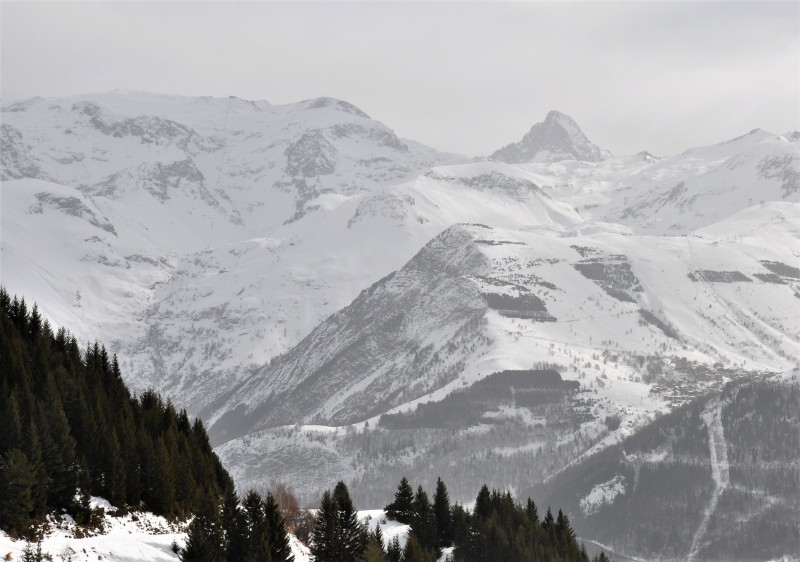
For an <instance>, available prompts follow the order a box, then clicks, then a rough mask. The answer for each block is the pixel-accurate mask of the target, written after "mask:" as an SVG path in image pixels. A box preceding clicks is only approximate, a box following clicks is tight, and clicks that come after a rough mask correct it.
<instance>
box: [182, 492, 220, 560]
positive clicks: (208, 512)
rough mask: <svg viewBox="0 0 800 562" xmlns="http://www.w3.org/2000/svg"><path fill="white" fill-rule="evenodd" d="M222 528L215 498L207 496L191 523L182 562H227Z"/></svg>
mask: <svg viewBox="0 0 800 562" xmlns="http://www.w3.org/2000/svg"><path fill="white" fill-rule="evenodd" d="M223 538H224V537H223V535H222V529H221V525H220V521H219V515H218V512H217V508H216V505H215V504H214V501H213V499H211V498H205V499H204V501H203V502H202V503H201V507H200V510H199V511H198V513H197V514H196V515H195V518H194V519H193V520H192V522H191V524H190V525H189V530H188V535H187V537H186V546H185V547H184V548H183V550H181V553H180V559H181V560H182V562H225V553H224V550H223V546H222V541H223Z"/></svg>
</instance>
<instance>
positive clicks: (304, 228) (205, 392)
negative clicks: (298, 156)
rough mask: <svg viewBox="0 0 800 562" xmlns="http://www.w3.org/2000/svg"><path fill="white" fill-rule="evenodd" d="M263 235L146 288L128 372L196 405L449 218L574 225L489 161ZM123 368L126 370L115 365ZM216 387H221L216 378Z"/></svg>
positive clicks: (346, 201) (192, 258)
mask: <svg viewBox="0 0 800 562" xmlns="http://www.w3.org/2000/svg"><path fill="white" fill-rule="evenodd" d="M337 205H338V206H336V207H332V208H331V209H329V210H328V211H326V212H318V213H314V214H312V215H308V216H306V217H305V218H304V219H302V220H300V221H296V222H293V223H290V224H288V225H285V226H283V227H281V228H279V229H277V230H276V231H274V232H273V233H271V235H270V236H269V237H268V238H259V239H253V240H246V241H243V242H239V243H234V244H228V245H225V246H221V247H219V248H217V249H214V250H209V251H202V252H198V253H195V254H190V255H188V256H186V257H184V258H183V259H182V260H180V261H179V262H178V263H176V265H175V268H174V270H172V275H171V276H170V278H169V280H168V281H166V282H165V283H163V284H161V285H159V286H158V287H156V288H155V291H154V300H155V302H156V303H157V304H154V305H153V306H152V307H150V308H149V309H147V311H146V313H145V322H146V323H147V324H149V325H150V326H153V328H152V329H151V330H150V331H149V332H148V334H147V337H146V338H143V339H142V340H140V342H139V343H138V345H136V346H132V347H130V348H127V349H126V350H125V356H126V357H128V358H129V360H130V362H131V363H132V364H131V366H130V368H134V369H135V370H136V371H137V372H141V373H147V374H148V376H149V377H152V379H150V380H152V383H151V384H154V385H160V386H161V387H162V388H164V389H165V390H166V391H168V392H170V393H173V392H174V393H175V394H180V395H182V396H186V397H190V398H191V401H192V403H194V404H196V407H198V409H199V408H201V407H203V406H205V405H206V404H208V403H210V402H212V401H213V400H214V399H215V398H217V397H218V396H219V395H220V394H222V393H224V392H225V391H226V390H229V389H230V388H231V387H232V386H233V385H234V384H235V383H236V382H237V381H239V380H241V379H242V378H243V377H244V376H246V375H247V374H248V372H249V371H250V370H254V369H257V368H260V367H261V366H263V364H264V363H265V362H267V361H268V360H269V359H270V358H272V357H274V356H276V355H278V354H280V353H282V352H284V351H286V350H288V349H289V348H291V347H292V346H293V345H295V344H296V343H297V342H299V341H300V340H301V339H302V338H303V337H304V336H306V335H307V334H308V333H309V332H311V330H312V329H313V328H314V327H315V326H316V325H317V324H319V323H320V322H321V321H322V320H324V319H325V318H326V317H327V316H329V315H330V314H333V313H334V312H336V311H338V310H340V309H341V308H343V307H345V306H347V305H348V304H349V303H350V302H352V301H353V299H355V298H356V296H357V295H358V293H359V292H360V291H361V290H362V289H363V288H365V287H368V286H369V285H371V284H372V283H374V282H376V281H377V280H379V279H381V278H382V277H385V276H386V275H388V274H389V273H391V272H392V271H394V270H396V269H397V268H398V267H400V266H401V265H402V264H403V263H405V262H406V261H408V260H409V259H411V257H412V256H413V255H414V254H415V253H416V252H417V251H418V250H419V249H420V248H421V247H422V246H423V245H424V244H425V243H426V242H427V241H428V240H430V238H431V237H433V236H435V235H437V234H439V233H440V232H441V231H442V230H444V229H445V228H447V227H448V226H449V225H451V224H453V223H454V222H460V221H480V220H482V219H484V220H485V219H489V220H491V221H492V222H493V223H495V224H501V225H508V226H514V227H531V228H533V227H535V226H536V225H539V226H541V227H545V226H547V227H553V228H564V227H567V226H570V225H573V224H577V223H579V222H581V220H582V219H581V217H580V216H579V215H578V214H577V213H575V211H574V210H572V209H571V208H570V207H569V206H567V205H564V204H562V203H559V202H557V201H554V200H552V199H550V198H549V197H547V196H546V195H545V194H543V193H542V191H541V190H540V189H538V187H536V186H535V185H534V184H533V183H532V182H531V181H530V179H529V177H528V175H527V174H525V173H524V172H522V171H519V170H515V169H513V168H511V167H509V166H507V165H505V164H500V163H475V164H465V165H459V166H445V167H436V168H432V169H431V170H430V171H428V172H426V173H424V174H423V175H422V176H420V177H419V178H418V179H417V180H416V181H414V182H409V183H406V184H401V185H399V186H389V187H387V188H385V189H381V190H376V191H374V192H372V193H369V194H364V195H361V196H353V197H349V198H342V200H341V201H338V202H337ZM127 365H128V364H127V363H126V366H127ZM223 381H224V382H223Z"/></svg>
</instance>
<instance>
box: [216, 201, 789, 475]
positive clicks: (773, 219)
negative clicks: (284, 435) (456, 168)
mask: <svg viewBox="0 0 800 562" xmlns="http://www.w3.org/2000/svg"><path fill="white" fill-rule="evenodd" d="M730 220H731V222H733V223H734V224H741V223H742V222H743V221H747V222H750V223H751V224H753V225H754V228H753V229H752V230H753V231H752V232H751V233H750V236H749V237H748V238H747V242H746V244H741V243H740V241H739V236H738V235H735V234H734V235H731V234H730V233H731V232H732V231H736V230H737V229H738V228H737V227H736V226H734V225H730V224H725V223H721V224H719V225H715V226H713V227H708V228H707V229H704V230H701V231H697V232H695V233H693V234H692V235H691V236H688V237H651V236H634V235H631V234H630V233H627V232H625V231H622V232H620V231H619V229H615V228H610V227H606V228H603V227H602V225H595V226H594V227H592V228H587V227H585V226H584V225H583V224H578V225H576V226H575V227H573V229H571V230H567V231H564V230H562V231H556V230H550V231H548V230H542V229H539V230H538V231H524V230H521V229H516V230H515V229H507V228H506V229H496V228H490V227H488V226H485V225H463V226H454V227H451V228H450V229H448V230H446V231H445V232H444V233H442V234H441V235H439V236H437V237H436V238H434V239H433V240H432V241H431V242H430V243H429V244H428V245H426V246H425V248H423V249H422V250H421V251H420V253H418V254H417V255H416V256H415V257H414V258H413V259H412V260H410V261H409V262H408V264H406V265H405V266H404V267H403V268H401V269H400V270H399V271H398V272H397V273H395V274H393V275H391V276H389V277H387V278H385V279H383V280H382V281H380V282H378V283H376V284H375V285H373V286H372V287H370V288H369V289H367V290H365V291H364V292H362V294H361V295H360V296H359V297H358V298H357V299H356V300H355V301H353V303H352V304H351V305H349V306H348V307H346V308H344V309H343V310H341V311H340V312H338V313H336V314H335V315H333V316H331V317H330V318H329V319H328V320H326V321H325V322H323V323H322V324H320V325H319V326H318V327H317V328H316V329H315V330H314V331H313V332H311V334H309V335H308V336H307V337H306V338H305V339H304V340H303V341H301V342H300V343H299V344H298V345H297V346H296V347H295V348H293V349H292V350H291V351H289V352H288V353H286V354H284V355H282V356H280V357H278V358H277V359H275V360H273V361H272V362H271V363H270V364H269V365H268V366H266V367H264V368H263V369H261V370H259V371H257V372H255V373H254V374H253V375H251V376H250V377H249V378H247V379H246V380H245V381H244V382H243V383H242V385H241V386H240V387H238V388H237V389H235V390H234V391H233V392H232V394H231V395H230V396H229V397H228V398H227V400H226V401H224V402H221V403H219V404H216V405H215V407H214V409H213V410H209V411H208V412H206V413H207V414H210V415H209V419H210V422H211V423H212V426H211V434H212V435H213V436H214V438H215V439H216V440H217V442H218V443H220V442H225V441H228V440H230V439H231V438H238V440H237V442H238V443H239V445H234V444H229V445H226V446H224V447H222V448H221V454H222V456H223V458H232V456H235V459H236V460H235V462H233V463H232V464H233V465H237V466H247V467H248V471H247V472H248V473H251V474H254V473H258V472H259V470H262V469H263V466H264V465H266V466H269V465H270V463H271V462H272V455H271V452H272V451H271V449H270V448H271V447H273V446H274V447H283V446H284V444H283V443H282V441H281V440H280V439H270V438H265V439H263V440H261V439H260V438H261V437H263V436H264V435H269V434H270V432H267V433H266V434H264V433H263V430H265V429H268V428H270V427H273V428H274V427H279V426H288V425H293V424H300V425H325V426H344V425H347V424H352V423H357V422H361V423H362V425H363V423H364V422H369V425H371V426H372V427H374V426H375V424H378V423H380V422H381V420H380V415H381V414H385V413H390V414H392V413H397V412H409V411H411V410H413V408H414V407H417V406H418V405H419V404H421V403H429V402H436V401H441V400H444V399H446V398H447V397H448V396H451V395H453V393H456V392H460V391H464V390H467V389H470V388H472V387H473V386H474V385H476V384H478V383H479V382H480V381H481V380H483V379H486V377H488V376H490V375H492V374H494V373H499V372H503V371H507V370H525V369H531V368H532V367H533V366H535V365H537V364H545V363H550V364H554V365H557V366H558V368H557V370H558V372H559V373H560V374H561V376H562V377H565V378H566V379H568V380H572V381H576V382H577V383H578V384H579V385H580V388H581V389H583V390H586V391H589V392H591V393H592V395H591V396H590V397H589V398H582V400H583V401H584V402H585V406H587V408H588V412H590V415H589V416H588V417H587V418H585V419H584V420H583V424H579V425H578V426H577V427H575V428H574V429H573V430H572V431H577V430H578V429H580V430H581V431H583V432H584V433H586V434H588V435H591V436H592V437H591V438H590V439H589V440H587V441H586V442H585V443H583V444H582V448H579V449H578V450H577V451H576V452H577V454H579V455H580V454H586V453H589V452H591V451H592V450H597V449H598V448H602V447H603V446H605V445H607V444H609V443H612V442H615V441H616V440H618V439H620V438H622V437H624V436H627V435H630V434H631V433H632V432H633V431H635V430H636V429H637V428H639V427H641V426H642V425H643V424H644V423H646V422H647V421H648V420H649V419H651V418H652V417H653V416H654V415H655V414H656V413H657V412H664V411H668V410H669V409H670V408H673V407H676V406H678V405H680V404H683V403H685V402H686V401H687V400H688V399H690V398H692V397H693V396H695V395H697V394H698V393H701V392H705V391H707V390H708V389H709V388H712V389H713V388H719V387H720V386H721V385H722V384H723V383H724V382H725V381H727V380H730V379H731V378H739V377H747V376H753V375H755V374H757V373H768V372H784V371H786V370H788V369H791V368H792V367H793V366H794V365H797V364H798V362H800V340H798V338H797V334H798V333H800V324H798V320H797V314H795V313H794V311H795V309H796V308H797V306H796V301H797V298H798V297H797V295H798V294H800V269H798V268H796V267H795V266H794V265H791V264H796V263H797V256H798V255H800V207H799V206H798V205H796V204H786V203H773V204H771V205H768V206H765V207H763V208H761V209H754V210H750V211H748V212H747V213H746V214H745V215H744V216H737V217H734V218H732V219H730ZM755 225H758V230H756V229H755ZM766 225H769V226H766ZM514 408H521V409H522V410H523V411H524V409H525V408H524V407H522V406H519V405H518V406H513V404H512V410H514ZM464 415H465V416H467V417H469V416H470V415H471V414H470V413H468V412H465V413H464ZM520 415H522V419H523V422H524V420H525V419H528V420H529V423H532V424H533V425H538V424H540V423H542V422H541V421H540V420H537V419H534V418H533V417H531V416H530V415H529V414H524V412H523V414H519V413H517V414H514V413H509V411H504V410H503V408H500V409H499V410H496V411H495V410H492V409H491V408H490V409H489V410H487V411H486V412H484V418H483V419H484V420H492V421H491V422H490V423H492V424H495V425H502V423H505V422H507V421H508V420H509V419H515V418H518V417H519V416H520ZM608 416H617V417H619V419H620V421H621V425H620V426H619V428H616V429H615V430H614V431H612V432H610V433H606V434H603V435H601V434H600V433H599V430H598V423H601V422H602V421H603V420H604V419H605V418H606V417H608ZM531 420H532V421H531ZM462 421H463V420H462ZM526 423H527V422H526ZM544 423H545V425H549V423H551V422H550V421H549V420H548V421H544ZM468 425H469V424H468ZM273 433H274V432H273ZM401 433H403V434H405V435H408V433H409V432H408V431H404V432H401ZM412 433H413V432H412ZM248 434H249V435H251V437H245V436H247V435H248ZM554 434H556V433H554ZM296 437H297V440H302V437H301V436H296ZM595 437H596V439H595ZM252 438H255V439H257V440H258V443H259V446H257V447H253V446H252V443H253V442H252ZM244 443H246V444H247V447H245V448H246V449H247V450H249V451H250V452H249V454H247V453H245V452H244V450H243V449H242V446H241V445H242V444H244ZM516 445H517V446H521V445H522V443H517V444H516ZM494 447H496V445H491V446H490V449H491V448H494ZM507 448H508V447H507ZM336 449H337V446H333V447H332V450H336ZM420 449H421V448H420V447H419V446H418V452H420V454H421V455H422V454H423V453H422V452H421V450H420ZM442 450H443V449H441V448H438V447H435V446H434V447H431V449H430V450H428V451H426V452H425V453H424V455H423V456H422V458H424V461H425V462H428V463H430V462H435V461H432V460H431V459H432V458H435V457H436V456H437V455H438V454H441V452H442ZM511 450H513V447H511ZM523 451H524V449H523ZM473 452H474V451H473ZM226 455H231V457H226ZM509 455H510V456H511V457H512V458H513V457H514V453H513V452H512V453H509ZM344 456H345V457H346V455H344ZM341 462H342V463H343V464H344V465H347V464H349V461H348V459H346V458H345V459H343V460H342V461H341ZM261 463H264V464H263V465H262V464H261ZM285 468H286V467H285ZM369 468H370V467H369V462H364V463H363V464H361V465H357V466H356V467H355V471H354V473H353V474H354V477H361V476H362V475H366V474H369V473H371V472H370V471H369V470H368V469H369ZM298 469H300V468H299V467H298ZM300 470H304V469H300ZM270 472H272V473H275V472H276V469H275V467H271V470H270ZM487 474H490V473H489V472H483V473H480V472H479V473H478V474H475V475H474V477H475V478H477V479H480V478H486V477H487V476H486V475H487ZM241 476H243V477H247V476H246V475H241ZM495 476H498V475H497V474H496V473H495ZM365 477H366V476H365ZM284 478H286V479H290V480H292V481H296V480H297V477H296V476H295V475H294V474H293V473H292V472H291V469H290V472H289V473H287V474H286V475H285V476H284ZM476 481H477V482H480V480H476ZM494 483H495V484H496V485H498V486H499V485H502V486H509V487H511V488H513V489H519V486H521V485H523V482H521V481H502V480H500V481H494ZM474 485H475V482H474V481H469V482H468V483H467V481H465V482H464V486H465V488H467V489H469V488H470V487H474ZM456 489H457V488H456Z"/></svg>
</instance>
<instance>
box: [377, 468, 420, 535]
mask: <svg viewBox="0 0 800 562" xmlns="http://www.w3.org/2000/svg"><path fill="white" fill-rule="evenodd" d="M413 504H414V490H413V489H412V488H411V484H409V483H408V479H407V478H406V477H405V476H403V478H402V479H401V480H400V484H399V485H398V486H397V492H395V494H394V501H393V502H392V503H390V504H389V505H387V506H386V507H385V508H384V509H385V511H386V516H387V517H389V519H394V520H395V521H398V522H400V523H405V524H406V525H408V524H409V523H411V516H412V514H413V511H414V506H413Z"/></svg>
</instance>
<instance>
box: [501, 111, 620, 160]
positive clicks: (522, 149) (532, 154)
mask: <svg viewBox="0 0 800 562" xmlns="http://www.w3.org/2000/svg"><path fill="white" fill-rule="evenodd" d="M607 157H608V152H607V151H605V150H602V149H601V148H600V147H598V146H597V145H595V144H593V143H592V142H591V141H590V140H589V139H588V138H586V135H584V134H583V131H581V128H580V127H578V124H577V123H576V122H575V121H574V120H573V119H572V117H570V116H569V115H565V114H563V113H560V112H558V111H551V112H550V113H548V114H547V117H546V118H545V120H544V121H543V122H541V123H537V124H536V125H534V126H533V127H531V130H530V131H528V134H526V135H525V136H524V137H522V140H521V141H519V142H516V143H512V144H509V145H508V146H505V147H503V148H501V149H500V150H498V151H496V152H495V153H494V154H492V158H494V159H495V160H502V161H503V162H508V163H510V164H518V163H520V162H555V161H558V160H584V161H586V162H599V161H600V160H604V159H605V158H607Z"/></svg>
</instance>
